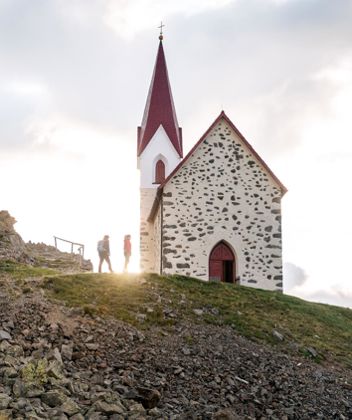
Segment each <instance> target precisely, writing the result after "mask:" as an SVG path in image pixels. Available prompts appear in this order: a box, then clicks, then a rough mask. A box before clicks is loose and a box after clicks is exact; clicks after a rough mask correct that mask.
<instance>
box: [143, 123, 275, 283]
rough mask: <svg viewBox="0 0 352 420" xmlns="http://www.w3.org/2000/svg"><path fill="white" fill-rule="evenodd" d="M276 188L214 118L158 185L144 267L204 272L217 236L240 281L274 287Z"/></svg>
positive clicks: (203, 276)
mask: <svg viewBox="0 0 352 420" xmlns="http://www.w3.org/2000/svg"><path fill="white" fill-rule="evenodd" d="M281 196H282V191H281V190H280V186H279V185H278V184H277V182H276V181H275V180H274V179H273V178H272V176H271V174H270V173H269V172H268V171H267V170H266V169H265V168H264V166H263V164H262V162H261V161H260V160H259V159H258V158H257V157H256V156H254V155H253V154H252V152H251V150H249V148H248V147H247V146H246V144H245V143H244V142H243V141H242V139H241V138H240V136H239V135H238V134H237V133H236V132H235V131H234V130H233V129H232V128H231V127H230V126H229V124H228V123H227V122H226V121H225V120H224V119H221V120H220V121H219V122H218V123H217V124H216V125H215V126H214V127H213V129H212V130H211V131H210V132H209V133H208V135H207V136H206V138H205V139H204V141H203V142H202V143H201V144H200V145H199V146H198V147H197V149H196V150H195V151H194V152H193V153H192V155H191V156H190V157H189V158H188V160H187V161H185V162H184V163H183V165H182V166H181V167H180V169H179V170H178V171H177V172H176V174H175V175H174V176H173V177H172V178H171V179H170V180H169V181H168V183H167V184H166V185H165V186H164V188H163V195H162V200H161V203H160V205H159V208H158V211H157V213H156V217H155V219H154V226H153V229H151V230H152V232H153V233H152V235H151V237H150V238H151V239H152V242H149V243H150V246H154V248H155V249H154V254H153V255H154V263H153V262H152V261H151V265H150V266H151V267H153V270H152V271H156V272H159V273H160V272H161V273H163V274H181V275H187V276H193V277H197V278H200V279H203V280H208V279H209V256H210V253H211V250H212V249H213V247H214V246H215V245H216V244H217V243H219V242H220V241H224V242H226V243H227V244H228V245H229V246H230V247H231V248H232V250H233V251H234V254H235V257H236V277H237V279H238V281H239V283H240V284H242V285H246V286H252V287H257V288H262V289H268V290H282V255H281V254H282V246H281V203H280V202H281ZM152 243H153V245H152ZM157 248H158V249H157Z"/></svg>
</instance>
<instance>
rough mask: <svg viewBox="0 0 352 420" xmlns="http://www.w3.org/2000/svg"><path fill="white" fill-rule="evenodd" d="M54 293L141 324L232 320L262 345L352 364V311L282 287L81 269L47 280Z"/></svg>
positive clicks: (69, 301) (69, 302)
mask: <svg viewBox="0 0 352 420" xmlns="http://www.w3.org/2000/svg"><path fill="white" fill-rule="evenodd" d="M44 287H45V288H46V290H47V291H48V293H49V294H50V296H51V297H53V298H55V299H59V300H62V301H64V302H65V303H66V304H67V305H69V306H80V307H82V308H83V309H84V311H86V312H88V313H89V312H92V313H96V314H101V315H111V316H113V317H116V318H118V319H121V320H123V321H126V322H128V323H131V324H133V325H135V326H139V327H140V328H148V327H150V326H152V325H157V326H165V327H168V326H172V325H174V324H177V323H179V322H181V321H188V322H192V323H210V324H215V325H230V326H231V327H232V328H233V329H234V331H236V332H237V333H239V334H240V335H243V336H245V337H247V338H249V339H252V340H255V341H257V342H266V343H270V344H272V345H275V346H279V347H280V348H282V349H286V350H287V351H289V352H299V353H302V354H304V355H307V356H309V357H313V358H314V359H316V360H317V361H321V360H326V361H339V362H343V363H344V364H346V365H348V366H352V348H351V343H352V310H350V309H346V308H341V307H336V306H331V305H325V304H319V303H311V302H306V301H304V300H302V299H298V298H295V297H292V296H287V295H284V294H281V293H278V292H269V291H264V290H258V289H252V288H247V287H241V286H235V285H232V284H220V283H213V282H211V283H205V282H202V281H199V280H196V279H192V278H187V277H181V276H158V275H154V274H150V275H118V274H102V275H99V274H94V273H90V274H83V273H82V274H75V275H56V276H49V277H46V278H45V283H44Z"/></svg>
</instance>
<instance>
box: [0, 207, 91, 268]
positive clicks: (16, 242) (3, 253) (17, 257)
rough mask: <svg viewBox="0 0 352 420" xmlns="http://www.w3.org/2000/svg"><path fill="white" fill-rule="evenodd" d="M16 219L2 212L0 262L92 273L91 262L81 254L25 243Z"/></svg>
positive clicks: (0, 219) (0, 218) (4, 211)
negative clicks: (16, 225)
mask: <svg viewBox="0 0 352 420" xmlns="http://www.w3.org/2000/svg"><path fill="white" fill-rule="evenodd" d="M15 224H16V219H15V218H14V217H12V216H11V215H10V214H9V212H8V211H6V210H1V211H0V260H8V261H16V262H23V263H26V264H31V265H34V266H41V267H47V268H53V269H59V270H60V271H62V272H77V271H92V270H93V265H92V263H91V261H89V260H85V259H84V258H82V257H81V255H79V254H74V253H68V252H60V251H59V250H58V249H56V248H55V247H54V246H50V245H46V244H44V243H38V244H36V243H33V242H28V243H25V242H24V241H23V239H22V238H21V236H20V235H19V234H18V233H17V232H16V230H15V228H14V225H15Z"/></svg>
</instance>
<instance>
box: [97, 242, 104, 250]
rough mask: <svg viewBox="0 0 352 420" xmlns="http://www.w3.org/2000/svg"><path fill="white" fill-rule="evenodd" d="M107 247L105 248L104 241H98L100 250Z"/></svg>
mask: <svg viewBox="0 0 352 420" xmlns="http://www.w3.org/2000/svg"><path fill="white" fill-rule="evenodd" d="M104 251H105V248H104V241H99V242H98V252H104Z"/></svg>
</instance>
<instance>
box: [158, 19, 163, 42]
mask: <svg viewBox="0 0 352 420" xmlns="http://www.w3.org/2000/svg"><path fill="white" fill-rule="evenodd" d="M164 26H165V25H163V22H160V26H158V28H159V29H160V35H159V39H160V41H162V40H163V39H164V36H163V27H164Z"/></svg>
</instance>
